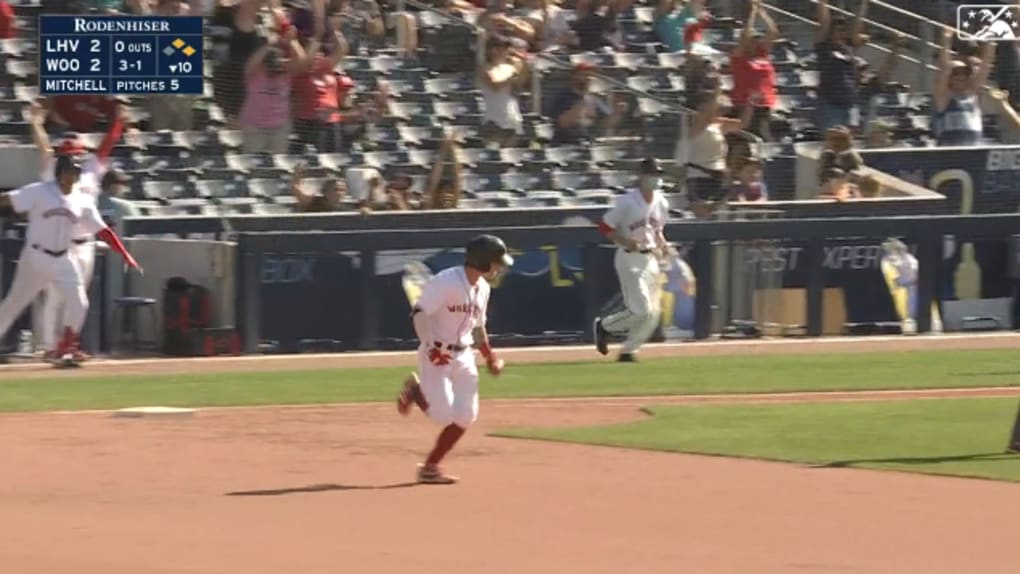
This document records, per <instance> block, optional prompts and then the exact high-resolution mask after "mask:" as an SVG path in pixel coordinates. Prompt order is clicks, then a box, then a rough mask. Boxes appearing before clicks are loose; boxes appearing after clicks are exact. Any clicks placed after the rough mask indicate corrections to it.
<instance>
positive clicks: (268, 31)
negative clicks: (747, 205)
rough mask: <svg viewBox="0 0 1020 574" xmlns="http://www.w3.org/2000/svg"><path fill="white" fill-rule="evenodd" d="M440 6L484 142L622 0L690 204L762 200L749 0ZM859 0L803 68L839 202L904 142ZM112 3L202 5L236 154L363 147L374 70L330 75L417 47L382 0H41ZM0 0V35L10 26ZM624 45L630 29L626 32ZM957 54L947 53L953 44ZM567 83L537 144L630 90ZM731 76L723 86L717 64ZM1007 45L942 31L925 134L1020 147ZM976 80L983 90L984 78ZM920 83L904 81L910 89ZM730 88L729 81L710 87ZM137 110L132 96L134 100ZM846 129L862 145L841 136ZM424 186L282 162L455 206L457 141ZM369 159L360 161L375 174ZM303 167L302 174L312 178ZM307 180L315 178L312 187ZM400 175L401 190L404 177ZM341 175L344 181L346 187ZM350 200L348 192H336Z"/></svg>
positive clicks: (105, 108) (361, 197)
mask: <svg viewBox="0 0 1020 574" xmlns="http://www.w3.org/2000/svg"><path fill="white" fill-rule="evenodd" d="M432 4H435V5H436V7H437V8H438V9H442V10H445V11H447V12H448V13H449V14H453V15H456V16H458V17H461V18H464V19H466V20H468V21H470V22H473V23H475V24H476V25H477V26H478V27H479V28H480V30H481V32H480V33H481V34H482V38H483V39H484V42H483V43H482V45H483V46H484V47H483V48H482V49H480V50H479V53H478V54H476V66H475V73H474V80H475V84H476V87H477V89H478V90H479V93H480V96H481V98H480V101H481V111H482V115H483V124H482V126H481V129H480V133H479V135H480V136H481V138H482V139H483V140H484V141H485V142H486V143H487V144H489V145H491V146H494V147H495V148H501V147H503V148H506V147H521V146H525V147H526V146H529V145H535V142H534V140H533V139H529V136H527V135H526V134H525V131H526V130H525V127H526V122H525V116H526V110H525V108H526V106H525V105H524V104H523V102H522V98H523V97H525V96H526V95H527V96H529V97H530V94H529V92H530V90H531V89H532V88H533V86H532V83H531V81H530V80H531V78H532V77H533V75H534V74H536V73H537V72H536V69H535V68H534V59H535V57H536V55H537V54H540V53H546V54H551V55H553V56H556V57H566V56H568V55H571V54H579V53H583V52H591V53H595V54H605V53H612V52H616V51H622V50H626V49H628V42H629V41H630V40H632V39H628V38H626V37H625V33H624V30H623V28H622V27H621V26H620V19H621V17H623V16H626V17H628V18H633V17H634V14H636V10H637V9H639V8H640V9H644V10H646V11H648V12H646V13H648V14H649V15H650V21H648V23H649V24H650V30H651V34H652V38H649V39H654V40H656V41H658V42H659V43H660V44H661V45H662V46H664V47H665V49H666V50H668V51H671V52H675V53H678V54H679V55H681V56H682V57H681V58H679V59H678V60H677V62H678V65H679V66H680V69H678V70H676V71H679V72H682V74H683V79H684V96H683V101H681V102H676V103H678V104H683V105H685V106H686V107H688V108H690V109H691V110H692V113H690V114H689V115H688V124H687V126H686V130H684V131H683V134H684V136H685V137H683V138H681V139H680V140H679V141H678V142H677V145H676V153H675V160H676V164H677V168H678V169H677V171H676V172H675V175H677V177H678V178H679V179H680V181H681V185H682V186H683V187H684V188H685V189H686V191H687V195H688V197H689V199H690V201H691V203H692V205H698V204H702V203H704V204H715V203H718V202H722V201H763V200H765V199H767V198H768V196H769V194H768V191H767V190H766V187H765V185H764V181H763V178H762V172H763V158H762V157H760V156H759V155H758V154H757V151H756V148H755V145H754V143H755V142H769V141H774V140H775V139H776V138H777V135H776V134H775V133H773V131H774V130H773V126H774V125H775V120H776V110H777V108H778V107H779V106H780V95H779V92H778V89H777V85H778V79H777V76H778V73H777V66H776V63H775V62H774V61H773V57H774V54H775V47H776V46H777V44H779V43H781V42H782V41H783V38H782V37H781V30H780V27H779V26H778V25H777V24H776V22H775V21H774V20H773V17H772V15H771V14H770V11H769V9H768V8H767V7H765V6H763V5H762V2H761V0H746V1H744V2H727V3H725V6H726V7H728V8H730V9H732V8H733V7H735V6H741V7H742V8H743V9H744V10H745V11H744V12H743V13H726V12H725V11H724V10H725V8H724V9H723V10H721V9H720V5H719V4H718V3H714V2H711V1H709V0H657V1H653V2H650V3H644V4H641V5H638V4H637V3H636V2H635V0H563V1H562V2H561V1H558V0H436V1H435V2H432ZM850 4H856V6H855V7H854V8H855V9H853V10H852V15H853V17H852V18H851V19H847V18H845V17H844V16H843V12H842V11H840V10H836V9H834V8H831V7H830V6H829V3H828V1H827V0H821V1H819V2H817V13H816V17H817V23H818V26H817V30H816V37H815V44H814V46H813V57H814V63H813V66H814V68H815V70H816V71H817V75H818V85H817V89H816V90H815V94H816V97H817V98H816V100H815V117H814V118H813V126H814V128H817V130H818V132H819V133H820V139H821V140H822V141H821V142H820V144H821V156H820V161H819V196H821V197H835V198H839V199H846V198H852V197H858V196H868V195H871V196H874V195H878V194H880V193H881V189H880V186H878V188H877V189H876V187H875V182H873V181H871V180H867V179H866V177H867V176H865V175H864V173H863V171H862V167H863V162H862V161H861V157H860V155H859V154H858V153H857V152H856V151H854V148H855V147H856V146H857V145H859V146H861V147H865V148H872V149H874V148H892V147H901V146H904V145H908V144H906V143H904V142H903V140H902V138H898V137H897V129H898V128H897V126H896V125H893V124H890V123H889V122H887V121H886V120H884V119H883V118H882V117H880V114H879V106H878V102H879V101H880V100H881V98H882V96H883V95H888V94H891V93H896V91H897V90H901V91H902V89H903V88H904V86H901V85H899V84H897V83H895V82H893V81H892V79H893V73H894V71H895V69H896V67H897V64H898V62H899V61H900V56H901V52H902V51H903V49H904V48H905V46H906V40H905V37H904V36H903V35H898V34H894V35H891V36H889V37H888V38H886V39H885V40H884V41H883V43H884V44H885V46H886V48H887V56H886V58H885V61H884V62H883V63H882V64H881V66H878V67H877V69H873V68H872V67H871V66H870V65H869V64H868V62H867V61H866V60H864V59H863V58H862V57H861V48H862V47H863V46H864V45H865V44H866V43H872V44H875V43H877V41H876V39H873V38H870V37H869V36H868V35H867V34H866V33H865V29H864V19H865V18H866V16H867V13H868V8H869V0H860V1H859V2H856V3H855V2H850ZM87 10H91V11H93V12H100V13H124V14H137V15H144V14H159V15H186V14H191V15H203V16H206V17H207V23H208V26H209V31H210V32H209V33H210V38H209V45H210V46H211V55H212V58H211V65H212V78H213V82H212V88H213V99H214V101H215V103H216V104H217V106H218V108H219V110H220V111H221V112H222V114H223V115H224V118H223V120H224V122H225V123H226V126H227V127H228V128H230V129H239V130H240V131H241V132H242V135H243V137H242V141H241V148H242V150H243V151H244V152H245V153H274V154H282V153H287V152H289V151H291V152H292V151H293V150H294V149H295V145H296V144H304V145H306V146H310V148H314V150H315V151H317V152H320V153H334V152H342V151H349V150H350V149H351V146H352V145H355V144H356V143H358V142H365V141H366V140H367V138H368V136H367V134H368V133H369V132H370V129H369V128H370V127H371V126H372V125H373V123H374V122H377V121H379V120H380V118H382V117H384V116H386V115H387V114H389V113H390V105H391V102H392V98H391V94H390V92H389V90H388V86H387V83H386V82H385V81H383V80H381V79H380V81H379V82H378V85H373V86H372V88H371V92H369V91H368V90H364V89H359V88H363V86H359V85H358V82H357V81H355V79H353V78H352V77H350V76H348V75H347V74H345V73H344V72H343V70H344V64H345V60H346V59H348V58H351V57H362V56H366V55H372V54H373V53H375V52H376V51H377V50H379V49H383V48H385V49H386V50H387V51H388V53H393V51H394V50H395V53H396V54H398V57H400V58H403V59H406V60H408V61H414V60H416V59H417V58H418V57H419V56H420V51H419V50H418V47H419V46H418V26H419V20H418V16H417V15H416V12H415V11H413V10H408V9H398V8H397V6H395V2H391V1H389V0H287V1H283V0H192V1H191V2H185V1H182V0H123V1H120V0H53V2H46V3H45V6H44V11H47V12H54V13H59V12H74V11H87ZM727 20H729V21H731V22H733V23H736V25H737V26H739V33H738V34H737V37H736V42H735V43H734V44H733V45H732V48H731V49H730V50H729V53H728V54H727V53H723V52H720V51H719V50H718V49H717V48H713V46H712V43H711V42H710V41H709V39H710V36H709V30H710V29H711V28H713V27H714V26H717V25H720V23H722V22H725V21H727ZM16 27H17V22H16V19H15V18H14V16H13V12H12V10H11V8H10V5H9V4H8V3H7V2H6V1H3V0H0V37H13V36H15V35H16V34H17V31H16ZM631 44H632V42H631ZM954 51H955V55H954ZM571 66H572V67H571V69H570V72H569V81H568V83H567V85H566V86H564V88H563V89H562V90H561V91H559V92H558V93H556V94H555V96H554V97H552V98H549V99H547V100H546V101H545V102H544V103H543V106H542V110H541V111H542V113H543V115H544V116H546V117H547V118H548V121H549V122H550V124H551V128H552V132H551V138H550V139H551V141H550V142H549V143H550V144H551V145H556V146H558V145H571V144H579V143H584V142H588V141H591V140H597V139H599V138H603V137H606V136H613V135H615V134H616V133H617V132H618V130H619V128H620V126H621V124H622V123H623V122H624V120H625V118H626V117H627V115H628V114H629V113H630V112H632V111H633V109H632V106H633V103H632V101H628V100H627V99H626V98H622V97H620V96H619V92H617V91H614V90H609V91H607V92H597V91H596V90H594V89H593V88H592V85H593V78H595V77H597V76H598V75H599V73H600V71H599V69H598V67H597V66H596V65H595V64H591V63H587V62H581V63H575V64H571ZM723 70H725V71H726V72H728V73H729V74H731V76H732V87H731V89H729V90H726V89H724V85H725V84H726V82H725V81H724V80H723V76H722V71H723ZM1018 77H1020V43H1014V44H1003V46H1002V47H1001V48H1000V50H999V51H998V52H996V47H995V44H994V43H992V42H986V43H984V44H983V45H976V44H973V43H967V42H962V43H961V42H955V43H954V35H953V34H952V31H951V30H949V29H948V28H947V29H946V33H945V34H944V36H943V37H942V49H941V51H940V52H939V54H938V73H937V74H936V78H935V83H934V85H933V86H931V118H930V119H931V122H930V125H931V134H932V136H933V139H934V142H935V144H936V145H940V146H949V145H955V146H959V145H976V144H978V143H982V142H984V141H985V140H984V137H985V135H984V134H985V133H986V130H985V129H984V128H985V126H984V121H985V118H984V112H985V111H988V112H990V113H993V114H995V115H997V116H998V120H999V121H998V125H999V131H1000V134H1001V135H1000V138H1001V141H1003V142H1006V143H1020V113H1018V112H1017V111H1016V108H1015V106H1017V105H1018V104H1020V102H1018V101H1017V99H1018V95H1020V85H1017V84H1018V82H1020V80H1017V78H1018ZM989 80H994V82H995V84H994V86H995V87H992V88H989V87H988V85H989V83H990V81H989ZM917 88H923V87H919V86H914V89H917ZM725 92H728V93H725ZM127 104H128V101H127V100H125V99H123V98H106V97H98V96H60V97H53V98H50V99H48V100H47V101H46V104H45V105H46V109H47V115H46V127H47V129H48V130H49V131H51V132H60V131H75V132H97V131H103V130H104V129H105V127H106V125H107V124H108V123H109V122H110V121H111V119H112V118H115V117H118V116H119V115H122V113H123V109H124V108H125V106H126V105H127ZM132 104H133V105H134V106H135V107H137V106H138V105H139V102H138V101H135V102H132ZM144 106H145V107H146V108H147V114H146V116H145V120H144V122H145V123H144V125H140V124H138V122H132V121H131V120H132V118H131V117H130V116H129V117H128V118H127V119H128V124H129V130H128V131H129V134H130V133H131V131H132V130H133V128H135V127H142V128H144V129H148V130H173V131H191V130H194V129H201V127H202V126H196V125H195V118H194V109H195V98H193V97H190V96H154V97H149V98H146V99H145V100H144ZM855 141H857V142H859V143H857V144H855ZM438 151H439V160H438V161H437V162H436V165H435V169H433V171H432V173H431V174H429V176H428V178H427V181H426V183H425V186H424V189H422V188H419V189H418V192H417V193H411V192H410V191H409V190H410V189H411V187H412V186H411V185H410V183H409V182H410V177H409V176H406V175H404V176H398V177H396V178H393V177H391V178H389V179H390V180H394V179H395V181H388V180H384V178H383V177H382V174H380V173H379V172H378V171H377V170H373V169H372V168H364V169H362V168H361V166H351V167H352V169H351V170H350V171H351V172H353V173H356V174H357V175H356V176H355V177H354V178H352V177H351V176H350V175H348V176H347V181H346V182H344V181H343V180H340V182H337V181H334V180H328V179H327V180H324V181H321V182H312V183H309V182H308V181H305V179H306V178H304V176H303V174H301V173H297V174H295V185H294V189H295V193H294V195H295V197H297V198H298V204H297V205H298V206H299V208H300V209H303V210H310V211H321V210H324V209H340V208H345V209H346V208H351V209H360V210H363V211H364V210H374V209H417V208H439V207H441V206H450V207H452V206H456V205H457V203H458V201H459V198H460V197H461V194H462V190H461V187H462V182H461V178H462V176H461V173H460V172H461V169H462V167H463V165H462V163H463V162H461V161H459V160H458V159H457V158H458V157H459V153H460V152H459V150H458V149H457V143H456V141H455V139H449V140H448V141H447V142H444V143H443V145H442V146H441V149H440V150H438ZM373 172H374V174H373ZM312 179H315V178H312ZM313 183H314V185H317V186H318V187H317V188H316V189H314V190H311V189H308V188H309V186H311V185H312V184H313ZM405 184H407V185H405ZM348 188H350V189H348ZM352 196H356V197H357V198H358V199H357V200H354V199H351V197H352Z"/></svg>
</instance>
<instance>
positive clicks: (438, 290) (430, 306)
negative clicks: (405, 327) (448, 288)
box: [414, 278, 444, 315]
mask: <svg viewBox="0 0 1020 574" xmlns="http://www.w3.org/2000/svg"><path fill="white" fill-rule="evenodd" d="M443 292H444V290H443V285H442V281H437V280H436V279H435V278H433V279H432V281H429V282H428V283H426V284H425V287H423V288H422V290H421V295H419V296H418V302H417V303H415V305H414V306H415V307H417V308H419V309H421V310H422V311H424V312H425V314H426V315H431V314H433V313H435V312H436V311H438V310H439V309H440V308H441V307H442V306H443Z"/></svg>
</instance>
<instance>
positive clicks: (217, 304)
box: [125, 238, 237, 340]
mask: <svg viewBox="0 0 1020 574" xmlns="http://www.w3.org/2000/svg"><path fill="white" fill-rule="evenodd" d="M129 248H130V249H131V252H132V253H133V254H134V256H135V258H136V259H137V260H138V261H139V263H141V265H142V266H143V267H144V268H145V275H144V276H139V275H138V274H136V273H131V274H130V275H129V276H128V279H127V284H126V287H125V293H126V294H128V295H132V296H137V297H152V298H153V299H156V301H157V314H156V316H157V319H156V325H155V327H156V331H155V332H156V333H157V334H161V333H162V329H163V317H162V308H163V289H164V287H165V286H166V282H167V280H168V279H170V278H171V277H184V278H186V279H187V280H188V281H190V282H192V283H196V284H198V285H202V286H203V287H205V288H207V289H209V291H210V294H211V296H212V301H213V310H212V311H213V317H212V318H213V326H230V325H233V324H234V320H235V316H234V313H235V303H234V297H235V281H234V270H235V257H236V251H237V244H236V243H229V242H223V241H197V240H190V239H137V238H136V239H131V240H130V241H129ZM140 321H141V322H140V328H141V332H142V336H143V339H144V338H146V337H148V336H149V334H150V331H149V328H150V325H149V324H148V318H147V317H146V316H144V315H143V317H142V318H141V319H140ZM156 340H161V338H159V337H157V339H156Z"/></svg>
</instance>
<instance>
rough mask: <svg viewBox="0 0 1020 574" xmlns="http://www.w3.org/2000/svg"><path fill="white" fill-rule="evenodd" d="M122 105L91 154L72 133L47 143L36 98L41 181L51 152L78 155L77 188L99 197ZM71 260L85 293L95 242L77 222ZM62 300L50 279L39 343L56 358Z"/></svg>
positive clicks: (50, 175)
mask: <svg viewBox="0 0 1020 574" xmlns="http://www.w3.org/2000/svg"><path fill="white" fill-rule="evenodd" d="M122 109H123V108H120V107H118V113H117V115H116V116H115V117H114V119H113V122H112V123H111V124H110V127H109V129H108V130H107V132H106V135H105V136H104V137H103V141H102V143H100V144H99V147H98V148H97V149H96V152H95V153H94V154H89V153H88V150H87V149H86V148H85V145H84V144H83V143H82V142H81V141H80V140H79V139H78V137H77V136H76V135H74V134H72V135H69V136H67V137H65V138H64V139H63V140H62V141H61V142H60V143H59V144H58V145H57V148H56V149H55V150H54V148H53V146H51V145H50V138H49V136H48V135H47V134H46V128H45V127H44V124H45V122H46V109H45V108H44V107H43V106H42V105H41V104H40V103H39V102H35V103H34V104H33V105H32V108H31V121H32V139H33V140H35V145H36V148H38V150H39V156H40V161H41V164H42V173H41V176H42V178H41V179H42V181H52V180H53V179H54V177H55V174H56V172H55V171H54V155H66V156H74V157H77V158H79V160H80V161H81V175H80V176H79V177H78V184H77V188H78V190H79V191H80V192H82V193H85V194H87V195H90V196H92V198H93V200H95V199H97V198H98V197H99V190H100V182H101V181H102V180H103V176H104V175H105V174H106V170H107V160H108V159H109V157H110V154H111V153H112V152H113V147H114V146H115V145H116V144H117V142H118V141H119V140H120V137H121V134H122V132H123V131H124V119H123V117H122V115H121V114H122V111H121V110H122ZM70 255H71V261H73V262H74V264H75V265H76V266H77V268H78V274H79V275H80V276H81V281H82V285H83V287H84V288H85V293H86V296H87V295H88V291H89V285H90V284H91V283H92V274H93V271H94V270H95V261H96V243H95V241H94V240H93V237H92V234H90V233H88V231H87V230H86V229H85V228H84V227H82V226H81V225H79V226H77V228H76V229H75V230H74V232H73V235H72V237H71V248H70ZM62 303H63V300H62V299H61V297H60V291H59V290H58V289H57V286H56V284H54V283H51V284H50V285H49V286H48V287H47V288H46V298H45V302H44V304H43V312H42V324H43V327H42V337H41V341H42V347H43V349H45V351H46V354H45V358H46V359H47V360H56V359H57V358H58V356H57V349H56V347H57V338H58V337H59V336H60V331H61V329H60V317H61V305H62ZM79 357H81V358H82V359H84V358H86V355H85V354H84V353H82V352H80V351H79Z"/></svg>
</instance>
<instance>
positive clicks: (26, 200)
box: [8, 183, 44, 213]
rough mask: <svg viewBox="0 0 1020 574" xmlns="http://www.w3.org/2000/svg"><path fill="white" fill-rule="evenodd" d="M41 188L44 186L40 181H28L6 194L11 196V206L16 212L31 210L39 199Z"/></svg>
mask: <svg viewBox="0 0 1020 574" xmlns="http://www.w3.org/2000/svg"><path fill="white" fill-rule="evenodd" d="M43 189H44V186H43V184H40V183H30V184H28V185H25V186H22V187H19V188H18V189H15V190H14V191H12V192H10V193H9V194H8V197H10V198H11V207H13V208H14V211H17V212H18V213H26V212H29V211H31V210H32V208H34V207H35V205H36V203H37V202H38V201H39V194H40V193H41V192H42V190H43Z"/></svg>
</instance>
